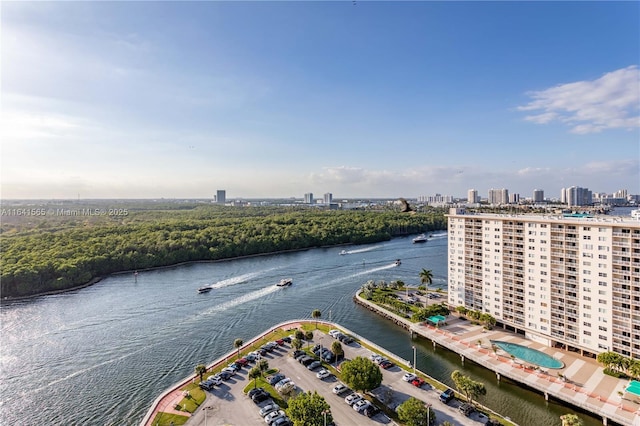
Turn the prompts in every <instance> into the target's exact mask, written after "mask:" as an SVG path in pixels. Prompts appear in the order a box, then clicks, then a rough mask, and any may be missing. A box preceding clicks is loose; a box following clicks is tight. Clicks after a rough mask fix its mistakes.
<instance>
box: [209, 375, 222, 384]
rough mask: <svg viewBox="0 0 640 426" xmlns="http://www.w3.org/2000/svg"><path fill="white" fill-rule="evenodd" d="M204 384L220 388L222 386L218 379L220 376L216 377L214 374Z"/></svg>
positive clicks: (220, 379)
mask: <svg viewBox="0 0 640 426" xmlns="http://www.w3.org/2000/svg"><path fill="white" fill-rule="evenodd" d="M206 382H207V383H211V384H212V385H217V386H220V385H221V384H222V378H220V376H218V375H217V374H214V375H213V376H211V377H209V378H208V379H207V380H206Z"/></svg>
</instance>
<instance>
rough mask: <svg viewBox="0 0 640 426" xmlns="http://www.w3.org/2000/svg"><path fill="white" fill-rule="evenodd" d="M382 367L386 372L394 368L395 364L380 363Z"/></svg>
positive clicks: (389, 362)
mask: <svg viewBox="0 0 640 426" xmlns="http://www.w3.org/2000/svg"><path fill="white" fill-rule="evenodd" d="M380 367H382V368H384V369H385V370H388V369H390V368H391V367H393V363H392V362H391V361H389V360H384V361H382V362H381V363H380Z"/></svg>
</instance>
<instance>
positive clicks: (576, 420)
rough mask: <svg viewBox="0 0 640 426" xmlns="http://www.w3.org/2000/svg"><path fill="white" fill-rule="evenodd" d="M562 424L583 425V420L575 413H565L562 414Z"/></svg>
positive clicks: (563, 425) (564, 425) (566, 425)
mask: <svg viewBox="0 0 640 426" xmlns="http://www.w3.org/2000/svg"><path fill="white" fill-rule="evenodd" d="M560 420H562V426H582V420H581V419H580V417H578V416H577V415H575V414H565V415H563V416H560Z"/></svg>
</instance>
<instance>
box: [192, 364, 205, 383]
mask: <svg viewBox="0 0 640 426" xmlns="http://www.w3.org/2000/svg"><path fill="white" fill-rule="evenodd" d="M195 370H196V374H197V375H199V376H200V381H202V376H204V373H206V372H207V367H205V366H204V364H198V365H196V368H195Z"/></svg>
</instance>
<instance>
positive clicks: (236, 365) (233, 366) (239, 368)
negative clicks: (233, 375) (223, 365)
mask: <svg viewBox="0 0 640 426" xmlns="http://www.w3.org/2000/svg"><path fill="white" fill-rule="evenodd" d="M228 367H229V368H233V369H234V370H236V371H240V370H242V365H240V364H238V363H237V362H232V363H231V364H229V365H228Z"/></svg>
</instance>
